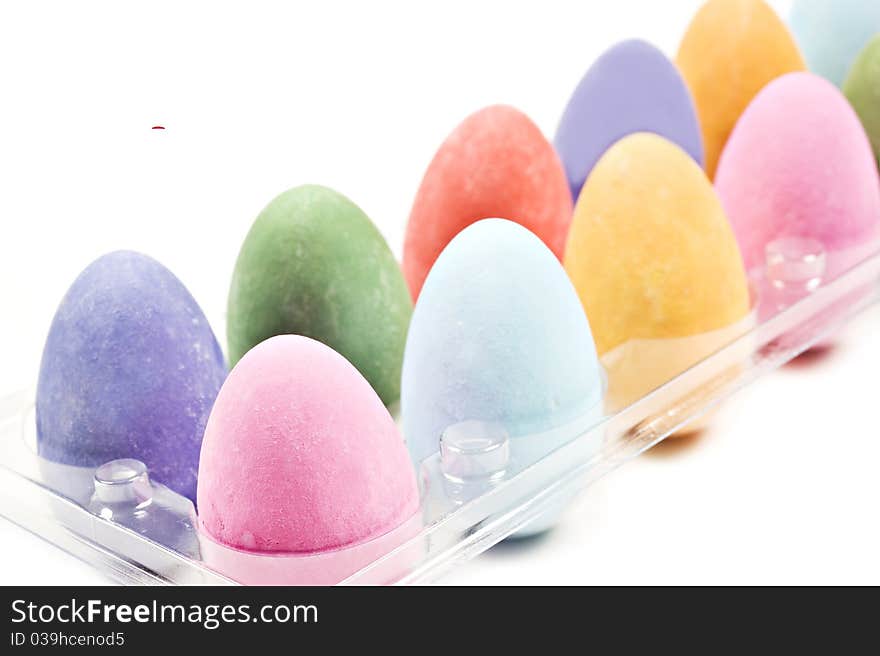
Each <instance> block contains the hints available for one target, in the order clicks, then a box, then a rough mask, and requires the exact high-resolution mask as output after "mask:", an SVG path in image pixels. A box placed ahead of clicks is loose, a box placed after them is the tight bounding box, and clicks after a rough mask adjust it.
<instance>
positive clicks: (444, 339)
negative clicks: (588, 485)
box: [401, 219, 603, 465]
mask: <svg viewBox="0 0 880 656" xmlns="http://www.w3.org/2000/svg"><path fill="white" fill-rule="evenodd" d="M602 393H603V387H602V375H601V373H600V367H599V363H598V360H597V358H596V349H595V346H594V345H593V339H592V336H591V334H590V326H589V325H588V323H587V319H586V317H585V316H584V312H583V309H582V308H581V306H580V303H579V302H578V298H577V295H576V294H575V291H574V289H573V288H572V285H571V282H570V281H569V280H568V278H567V277H566V275H565V272H564V270H563V269H562V266H561V265H560V264H559V261H558V260H557V259H556V257H555V255H554V254H553V253H552V252H551V251H550V250H549V249H548V248H547V247H546V246H545V245H544V244H542V243H541V240H540V239H538V238H537V237H536V236H535V235H534V234H532V233H531V232H529V231H528V230H526V229H525V228H523V227H522V226H519V225H517V224H515V223H513V222H511V221H506V220H501V219H487V220H483V221H479V222H477V223H475V224H473V225H471V226H470V227H468V228H466V229H465V230H463V231H462V232H461V233H460V234H459V235H458V236H457V237H455V239H453V240H452V242H450V244H449V245H448V246H447V247H446V249H445V250H444V251H443V253H442V254H441V255H440V257H439V258H438V259H437V262H436V264H435V265H434V267H433V268H432V269H431V273H430V274H429V275H428V278H427V280H426V281H425V286H424V288H423V289H422V293H421V295H420V296H419V300H418V302H417V303H416V308H415V311H414V313H413V322H412V326H411V327H410V333H409V337H408V339H407V344H406V352H405V355H404V364H403V383H402V390H401V418H402V422H403V432H404V436H405V437H406V441H407V446H408V448H409V450H410V453H411V454H412V457H413V460H414V461H415V462H417V463H418V462H421V461H423V460H424V459H425V458H427V457H428V456H430V455H431V454H434V453H436V452H437V451H438V450H439V448H440V441H441V437H442V436H443V434H444V432H445V431H446V430H447V429H450V428H452V427H456V426H460V425H461V424H465V423H467V422H478V423H479V424H481V425H483V426H494V427H499V428H500V429H501V430H503V431H506V433H507V434H508V435H509V436H510V441H511V450H512V457H513V458H514V459H515V460H517V461H518V462H519V464H521V465H522V464H529V463H531V462H534V461H535V460H537V459H538V458H540V457H541V456H542V455H545V454H546V453H549V452H550V451H551V450H553V449H554V448H556V447H557V446H559V445H560V444H562V443H564V442H566V441H569V440H571V439H573V438H574V437H576V436H577V435H578V434H579V433H580V432H582V431H583V430H584V429H585V428H587V427H589V426H590V425H591V424H593V423H594V422H595V421H596V420H597V418H598V417H599V416H601V407H600V405H601V398H602Z"/></svg>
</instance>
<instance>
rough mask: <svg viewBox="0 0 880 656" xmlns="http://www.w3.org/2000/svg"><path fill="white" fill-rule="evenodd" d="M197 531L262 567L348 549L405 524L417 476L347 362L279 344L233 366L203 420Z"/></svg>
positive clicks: (303, 345) (292, 343)
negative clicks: (268, 559) (260, 561)
mask: <svg viewBox="0 0 880 656" xmlns="http://www.w3.org/2000/svg"><path fill="white" fill-rule="evenodd" d="M198 502H199V520H200V523H201V527H202V530H203V531H205V532H206V533H207V536H208V538H209V539H210V540H211V541H213V542H215V543H217V544H219V545H222V546H224V547H228V548H231V549H235V550H242V551H245V552H248V553H250V554H258V555H259V554H263V555H283V554H287V555H297V554H298V555H309V554H319V553H325V552H330V551H333V550H339V549H348V548H353V547H356V546H358V545H361V544H364V543H366V542H369V541H371V540H373V539H375V538H378V537H380V536H382V535H384V534H385V533H387V532H389V531H391V530H393V529H395V528H396V527H398V526H400V525H401V524H403V523H405V522H406V521H408V520H409V519H410V518H411V517H413V516H414V515H415V514H416V511H417V510H418V507H419V492H418V488H417V485H416V478H415V472H414V470H413V468H412V465H411V463H410V460H409V457H408V455H407V452H406V447H405V446H404V443H403V439H402V438H401V435H400V433H399V432H398V430H397V427H396V426H395V424H394V420H393V419H392V418H391V415H390V414H389V413H388V410H387V409H386V408H385V406H384V405H383V404H382V401H381V400H380V399H379V397H378V396H377V395H376V393H375V392H374V391H373V390H372V389H371V387H370V384H369V383H368V382H367V381H366V380H365V379H364V377H363V376H362V375H361V374H360V373H359V372H358V371H357V369H355V368H354V367H353V366H352V365H351V364H350V363H349V362H348V361H347V360H346V359H345V358H343V357H342V356H341V355H339V354H338V353H336V352H335V351H333V350H332V349H330V348H329V347H327V346H325V345H324V344H322V343H320V342H317V341H315V340H312V339H309V338H307V337H302V336H298V335H280V336H277V337H273V338H271V339H268V340H266V341H265V342H262V343H261V344H259V345H258V346H256V347H254V348H253V349H251V350H250V351H248V353H247V354H246V355H245V356H244V357H243V358H242V359H241V360H239V362H238V364H237V365H236V366H235V367H234V368H233V369H232V371H231V372H230V374H229V377H228V378H227V380H226V382H225V383H224V385H223V388H222V389H221V390H220V394H219V395H218V397H217V402H216V403H215V405H214V409H213V411H212V412H211V417H210V419H209V420H208V426H207V429H206V431H205V440H204V443H203V445H202V454H201V463H200V467H199V487H198Z"/></svg>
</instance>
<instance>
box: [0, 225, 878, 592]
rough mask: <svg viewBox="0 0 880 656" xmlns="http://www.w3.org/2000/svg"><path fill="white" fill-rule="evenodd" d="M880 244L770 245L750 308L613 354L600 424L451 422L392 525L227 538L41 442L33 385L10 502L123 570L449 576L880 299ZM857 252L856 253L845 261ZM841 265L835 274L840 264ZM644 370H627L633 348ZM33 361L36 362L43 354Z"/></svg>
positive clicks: (2, 447) (128, 472)
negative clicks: (300, 547)
mask: <svg viewBox="0 0 880 656" xmlns="http://www.w3.org/2000/svg"><path fill="white" fill-rule="evenodd" d="M878 250H880V249H878V247H877V244H876V243H874V242H872V243H870V244H864V245H861V246H860V247H858V248H855V249H852V250H851V251H848V252H846V253H826V252H825V251H824V250H823V248H822V245H821V244H818V243H817V242H815V241H812V240H808V239H798V238H792V239H780V240H777V241H775V242H773V243H771V244H768V245H767V248H766V254H767V262H766V265H765V266H764V267H763V268H761V269H760V270H758V271H753V272H751V273H750V278H751V283H752V291H753V294H752V297H753V309H752V312H751V313H750V315H749V316H748V317H746V319H744V320H743V321H741V322H739V323H737V324H735V325H733V326H730V327H727V328H724V329H722V330H719V331H714V332H712V333H706V334H703V335H696V336H693V337H688V338H682V339H677V340H634V341H633V342H630V343H627V344H624V345H623V346H622V347H619V348H618V349H615V350H614V351H612V352H611V353H609V354H607V355H606V356H605V357H604V358H603V365H604V366H605V367H606V369H607V370H608V371H609V390H608V392H609V393H608V394H607V395H606V400H605V402H604V405H603V407H602V408H598V409H596V410H597V411H596V413H595V415H596V417H598V419H596V420H595V421H594V422H593V425H592V426H590V427H588V428H584V422H579V423H576V424H572V425H570V426H563V427H559V428H557V429H554V431H553V435H552V436H537V437H540V438H548V437H549V439H540V440H535V443H541V444H555V445H560V444H561V446H557V447H555V448H552V449H549V450H547V451H546V452H543V453H542V452H537V453H533V454H531V455H530V457H529V460H528V461H517V459H516V458H515V457H514V456H513V455H512V451H511V449H510V443H509V442H510V440H509V438H508V436H507V434H506V432H505V430H504V427H503V426H497V425H493V424H488V423H482V422H479V421H472V422H464V423H462V424H458V425H456V426H451V427H449V428H448V429H447V430H446V432H445V433H444V434H443V437H442V439H441V443H440V449H439V451H438V452H437V453H435V454H433V455H432V456H430V457H429V458H427V459H426V460H424V461H423V462H422V463H420V467H419V472H418V473H419V482H420V489H421V510H420V512H419V513H417V514H416V516H414V517H413V518H412V519H411V520H410V521H408V522H407V523H405V524H404V525H402V526H400V527H398V528H397V529H395V530H394V531H392V532H390V533H388V534H386V535H383V536H381V537H379V538H376V539H374V540H370V541H368V542H365V543H362V544H358V545H356V546H353V547H348V548H345V549H340V550H337V551H333V552H324V553H321V554H315V555H293V554H291V555H277V556H276V555H262V554H254V553H249V552H244V551H238V550H235V549H231V548H229V547H226V546H223V545H220V544H217V543H215V542H214V541H213V540H211V539H210V538H209V537H207V536H206V535H205V534H204V533H203V532H201V531H199V525H198V519H197V517H196V515H195V511H194V509H193V506H192V503H191V502H190V501H189V500H187V499H185V498H184V497H182V496H180V495H178V494H176V493H174V492H172V491H171V490H169V489H168V488H166V487H164V486H162V485H161V484H158V483H156V482H153V481H151V480H150V477H149V472H148V471H147V470H146V467H144V465H143V464H142V463H140V462H138V461H136V460H130V459H123V460H115V461H112V462H109V463H105V464H104V465H101V466H100V467H97V468H82V467H70V466H66V465H59V464H56V463H51V462H48V461H45V460H43V459H42V458H40V457H39V456H38V455H37V453H36V448H35V443H36V437H35V419H34V410H33V398H34V395H33V392H32V391H31V390H24V391H21V392H19V393H17V394H13V395H11V396H8V397H6V398H2V399H0V513H2V514H3V515H4V516H6V517H8V518H9V519H10V520H12V521H13V522H15V523H17V524H19V525H21V526H22V527H24V528H26V529H28V530H30V531H32V532H33V533H35V534H37V535H39V536H40V537H42V538H44V539H46V540H47V541H49V542H51V543H53V544H55V545H57V546H58V547H60V548H62V549H64V550H65V551H67V552H69V553H70V554H72V555H74V556H76V557H78V558H80V559H82V560H84V561H85V562H87V563H90V564H92V565H93V566H95V567H96V568H97V569H99V570H100V571H101V572H103V573H104V574H106V575H107V576H109V577H110V578H112V579H115V580H117V581H120V582H123V583H139V584H153V583H170V584H234V583H244V584H267V583H275V584H335V583H342V584H391V583H423V582H429V581H433V580H436V579H437V578H438V577H440V576H441V575H442V574H443V573H444V572H446V571H447V570H449V569H450V568H452V567H454V566H455V564H456V563H458V562H459V561H462V560H465V559H469V558H472V557H474V556H476V555H477V554H479V553H481V552H482V551H485V550H486V549H488V548H489V547H491V546H492V545H494V544H496V543H497V542H499V541H501V540H503V539H505V538H506V537H508V536H510V535H511V534H512V533H514V532H517V531H520V530H522V529H524V528H527V527H529V526H534V525H535V524H536V523H540V522H542V521H544V520H545V519H546V518H547V517H550V516H553V515H554V514H555V513H556V512H558V510H559V509H560V508H561V507H563V506H564V505H566V504H567V503H568V502H569V501H571V499H572V498H573V497H575V496H576V495H578V494H580V493H582V492H583V491H584V490H585V489H586V488H588V487H589V485H590V484H591V483H592V482H593V481H595V480H597V479H599V478H600V477H601V476H603V475H604V474H605V473H607V472H609V471H611V470H613V469H615V468H616V467H618V466H620V465H622V464H623V463H625V462H626V461H627V460H629V459H631V458H634V457H636V456H638V455H639V454H640V453H642V452H643V451H645V450H646V449H649V448H650V447H652V446H653V445H655V444H657V443H658V442H660V441H661V440H663V439H665V438H667V437H668V436H670V435H671V434H673V433H676V432H679V431H683V430H687V429H688V428H689V427H693V426H695V425H697V424H698V423H699V422H701V421H702V422H705V421H707V418H708V417H710V415H711V411H712V410H713V408H715V407H716V406H717V405H718V404H719V403H721V402H722V401H723V400H724V399H725V398H726V397H728V396H730V395H731V394H733V393H734V392H736V391H737V390H738V389H740V388H742V387H743V386H745V385H747V384H748V383H750V382H751V381H753V380H755V379H757V378H758V377H760V376H761V375H762V374H764V373H765V372H768V371H770V370H772V369H774V368H776V367H779V366H780V365H782V364H784V363H785V362H787V361H789V360H791V359H792V358H794V357H796V356H797V355H798V354H800V353H802V352H803V351H805V350H807V349H809V348H810V347H812V346H813V345H815V344H817V343H819V342H822V341H824V340H826V339H828V338H830V337H833V335H834V333H835V331H837V330H838V329H839V328H840V327H841V326H842V325H843V324H844V323H845V322H846V321H847V320H848V319H850V318H851V317H853V316H854V315H856V314H858V313H860V312H861V311H862V310H864V309H865V308H866V307H868V306H870V305H872V304H873V303H875V302H876V301H877V300H878V282H880V254H878ZM842 263H843V264H842ZM832 264H833V270H835V271H840V270H843V273H841V274H840V275H837V276H836V277H835V278H834V279H833V280H826V279H824V275H825V272H826V271H829V270H832V266H831V265H832ZM624 361H629V362H630V363H632V362H638V363H643V366H642V368H641V372H640V375H638V376H635V377H634V378H633V379H627V377H626V376H625V375H616V374H614V371H615V368H618V367H620V366H621V362H624ZM34 370H35V371H36V363H35V367H34Z"/></svg>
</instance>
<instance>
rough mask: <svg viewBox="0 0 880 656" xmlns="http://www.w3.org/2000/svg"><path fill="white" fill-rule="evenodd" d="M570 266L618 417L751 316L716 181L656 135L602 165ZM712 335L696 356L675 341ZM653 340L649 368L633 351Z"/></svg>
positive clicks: (629, 140)
mask: <svg viewBox="0 0 880 656" xmlns="http://www.w3.org/2000/svg"><path fill="white" fill-rule="evenodd" d="M564 262H565V270H566V271H567V272H568V274H569V276H570V277H571V280H572V282H573V283H574V287H575V289H576V290H577V293H578V295H579V296H580V300H581V302H582V303H583V306H584V309H585V310H586V313H587V317H588V318H589V321H590V326H591V327H592V330H593V336H594V337H595V339H596V347H597V349H598V352H599V355H600V356H602V357H603V363H605V364H606V367H607V368H608V379H609V380H608V384H609V398H610V399H611V400H612V401H613V404H614V407H615V409H616V408H618V407H619V406H620V405H621V404H625V403H629V402H632V401H634V400H636V399H637V398H639V397H640V396H641V395H643V394H645V393H647V392H648V391H650V390H651V389H653V388H655V387H656V386H658V385H659V384H661V383H663V382H665V381H666V380H668V379H669V378H671V377H672V376H674V375H676V374H677V373H680V372H681V371H683V370H684V369H686V368H687V367H688V366H690V365H691V364H693V363H694V362H696V361H697V360H699V359H700V358H701V357H702V356H703V355H706V354H708V353H710V352H711V351H712V349H714V348H717V347H718V346H719V345H721V343H723V341H724V340H725V339H728V338H729V337H730V335H729V334H727V333H726V331H725V329H726V328H728V327H730V326H733V325H736V324H738V323H739V322H741V321H743V320H744V319H746V318H747V317H748V315H749V313H750V298H749V288H748V282H747V280H746V276H745V271H744V269H743V264H742V258H741V256H740V253H739V250H738V249H737V244H736V239H735V237H734V235H733V231H732V230H731V227H730V224H729V223H728V221H727V218H726V217H725V215H724V211H723V209H722V207H721V203H720V202H719V200H718V198H717V196H716V195H715V193H714V191H713V189H712V186H711V184H710V183H709V180H708V179H707V178H706V176H705V174H704V173H703V171H702V170H701V169H700V167H699V166H698V165H697V164H696V163H695V162H694V160H693V159H692V158H691V157H690V156H688V155H687V153H685V152H684V151H683V150H682V149H681V148H679V147H678V146H676V145H675V144H673V143H671V142H669V141H667V140H666V139H664V138H662V137H660V136H658V135H655V134H649V133H638V134H634V135H630V136H628V137H625V138H624V139H622V140H621V141H619V142H617V144H615V145H614V146H612V147H611V148H610V149H609V150H608V151H607V152H606V153H605V155H604V156H603V157H602V159H600V160H599V163H598V164H597V165H596V166H595V168H594V169H593V172H592V173H591V175H590V177H589V178H588V179H587V183H586V184H585V185H584V188H583V191H581V195H580V198H579V199H578V203H577V206H576V207H575V212H574V219H573V220H572V226H571V233H570V235H569V239H568V244H567V246H566V251H565V261H564ZM709 333H712V334H714V336H715V337H713V338H712V339H709V340H705V339H702V338H700V339H699V346H696V345H695V344H696V342H695V343H694V344H691V345H690V346H691V348H687V346H688V345H687V344H685V348H680V342H677V341H675V340H681V339H682V338H696V337H699V336H705V335H706V334H709ZM645 340H648V341H650V342H652V344H656V345H658V348H657V349H656V352H652V354H651V357H650V358H644V357H643V356H644V351H643V350H642V349H632V348H629V347H628V346H627V345H628V344H630V343H631V342H636V341H645ZM617 349H627V350H626V352H625V353H624V356H621V355H620V352H616V351H617ZM608 358H610V360H608Z"/></svg>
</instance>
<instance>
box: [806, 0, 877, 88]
mask: <svg viewBox="0 0 880 656" xmlns="http://www.w3.org/2000/svg"><path fill="white" fill-rule="evenodd" d="M790 23H791V29H792V31H793V32H794V35H795V38H796V39H797V42H798V45H799V46H800V48H801V51H802V52H803V54H804V58H805V59H806V61H807V66H808V68H809V69H810V70H811V71H813V72H814V73H818V74H819V75H821V76H823V77H825V78H827V79H829V80H831V81H832V82H833V83H834V84H836V85H838V86H840V85H842V84H843V81H844V80H845V79H846V74H847V72H848V71H849V67H850V66H851V65H852V63H853V62H854V61H855V59H856V56H858V54H859V52H860V51H861V50H862V48H863V47H864V46H865V44H866V43H868V41H869V40H870V39H871V37H873V36H874V35H875V34H877V33H878V32H880V0H795V2H794V5H793V6H792V10H791V19H790Z"/></svg>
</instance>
